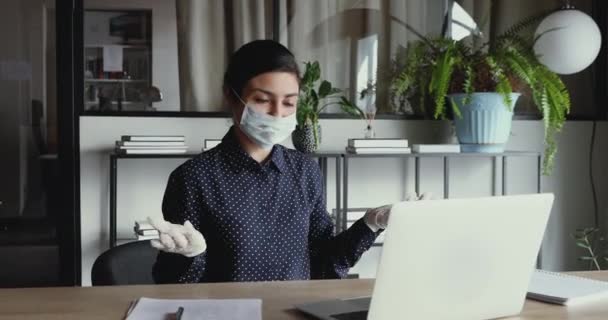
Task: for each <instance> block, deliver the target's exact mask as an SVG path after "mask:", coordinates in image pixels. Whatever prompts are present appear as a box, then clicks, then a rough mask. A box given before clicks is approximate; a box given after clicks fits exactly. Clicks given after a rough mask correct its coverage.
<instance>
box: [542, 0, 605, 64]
mask: <svg viewBox="0 0 608 320" xmlns="http://www.w3.org/2000/svg"><path fill="white" fill-rule="evenodd" d="M543 33H544V34H543ZM540 34H542V36H540V38H538V39H537V41H536V43H535V44H534V52H535V53H536V55H537V56H538V60H539V61H540V62H541V63H542V64H544V65H545V66H547V68H549V70H551V71H553V72H555V73H558V74H572V73H576V72H579V71H581V70H583V69H585V68H587V67H588V66H589V65H590V64H591V63H592V62H593V60H595V58H596V57H597V55H598V53H599V51H600V46H601V43H602V35H601V33H600V29H599V28H598V27H597V24H595V21H593V19H592V18H591V17H589V16H588V15H587V14H585V13H583V12H581V11H579V10H576V9H574V8H573V7H571V6H570V5H568V4H567V5H566V6H565V7H564V8H562V10H559V11H556V12H554V13H552V14H550V15H549V16H547V17H546V18H545V19H544V20H543V21H542V22H541V23H540V24H539V25H538V28H537V29H536V32H535V35H536V36H538V35H540Z"/></svg>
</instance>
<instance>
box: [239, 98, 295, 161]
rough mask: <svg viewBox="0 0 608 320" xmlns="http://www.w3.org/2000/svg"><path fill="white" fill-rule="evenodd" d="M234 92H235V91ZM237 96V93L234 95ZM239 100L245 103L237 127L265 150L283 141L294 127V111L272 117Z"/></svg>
mask: <svg viewBox="0 0 608 320" xmlns="http://www.w3.org/2000/svg"><path fill="white" fill-rule="evenodd" d="M235 94H236V93H235ZM236 96H237V97H238V95H236ZM239 100H241V102H243V104H244V105H245V109H243V115H242V116H241V122H240V124H239V127H240V128H241V130H242V131H243V132H244V133H245V134H246V135H247V136H248V137H249V138H250V139H251V140H252V141H253V142H255V143H256V144H257V145H258V146H260V147H261V148H263V149H265V150H270V149H272V147H273V146H274V145H275V144H277V143H279V142H282V141H284V140H285V139H287V138H288V137H289V135H290V134H291V132H292V131H293V130H294V129H295V128H296V124H297V121H296V113H295V112H294V113H293V114H291V115H289V116H287V117H283V118H282V117H274V116H271V115H268V114H264V113H261V112H257V111H255V107H254V106H251V105H248V104H247V103H245V102H244V101H243V100H242V99H241V98H240V97H239Z"/></svg>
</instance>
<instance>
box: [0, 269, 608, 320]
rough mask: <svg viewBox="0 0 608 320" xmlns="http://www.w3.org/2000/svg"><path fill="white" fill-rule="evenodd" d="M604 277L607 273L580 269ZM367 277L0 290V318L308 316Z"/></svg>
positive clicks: (556, 319)
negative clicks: (235, 312)
mask: <svg viewBox="0 0 608 320" xmlns="http://www.w3.org/2000/svg"><path fill="white" fill-rule="evenodd" d="M580 275H584V276H589V277H591V278H595V279H600V280H605V281H608V271H603V272H589V273H580ZM372 285H373V281H371V280H326V281H303V282H302V281H298V282H272V283H221V284H195V285H150V286H116V287H92V288H91V287H88V288H80V287H72V288H35V289H0V319H47V320H54V319H62V320H63V319H66V320H70V319H79V320H81V319H104V320H105V319H116V320H118V319H122V318H123V317H124V314H125V312H126V310H127V307H128V305H129V303H130V302H131V301H132V300H135V299H137V298H139V297H141V296H146V297H152V298H262V299H263V318H264V319H310V318H308V317H306V316H304V315H302V314H300V313H298V312H297V311H295V310H293V309H292V306H293V305H294V304H297V303H305V302H312V301H318V300H323V299H331V298H347V297H355V296H362V295H369V294H370V293H371V289H372ZM508 319H519V320H531V319H538V320H540V319H546V320H549V319H551V320H560V319H578V320H600V319H602V320H605V319H608V303H604V304H596V305H595V306H594V307H593V308H583V309H579V310H575V309H567V308H565V307H562V306H555V305H550V304H545V303H540V302H535V301H526V305H525V307H524V311H523V312H522V314H521V315H519V316H517V317H512V318H508Z"/></svg>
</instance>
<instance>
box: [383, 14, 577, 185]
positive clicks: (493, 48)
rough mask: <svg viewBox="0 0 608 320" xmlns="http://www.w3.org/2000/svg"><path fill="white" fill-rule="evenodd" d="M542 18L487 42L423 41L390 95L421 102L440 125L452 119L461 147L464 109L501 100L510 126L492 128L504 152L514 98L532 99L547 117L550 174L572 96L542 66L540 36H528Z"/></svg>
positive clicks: (402, 65) (412, 48) (393, 79)
mask: <svg viewBox="0 0 608 320" xmlns="http://www.w3.org/2000/svg"><path fill="white" fill-rule="evenodd" d="M542 17H543V16H536V17H532V18H529V19H526V20H523V21H522V22H520V23H518V24H516V25H514V26H512V27H511V28H509V29H508V30H507V31H506V32H504V33H503V34H500V35H498V36H496V37H494V38H493V39H491V40H490V41H485V42H483V41H470V40H471V39H469V38H465V39H463V40H461V41H455V40H452V39H447V38H443V37H439V38H424V37H423V38H422V39H421V40H418V41H415V42H413V43H410V44H409V46H408V49H407V51H406V52H405V54H404V55H403V57H402V59H401V60H399V61H396V65H398V67H397V68H395V69H394V70H393V72H392V73H391V74H390V91H391V93H392V94H395V95H397V96H402V95H405V96H407V97H408V98H417V99H419V100H418V101H419V105H420V108H421V109H422V110H423V112H428V113H429V114H430V115H432V117H434V118H436V119H445V118H448V117H453V118H454V120H455V124H456V131H457V135H458V138H459V141H460V142H461V144H462V143H463V141H462V140H461V135H460V133H459V127H458V125H459V119H462V118H463V109H467V110H468V109H471V108H473V107H475V106H478V107H479V106H482V107H484V106H483V104H484V101H483V99H481V100H480V101H481V102H476V101H474V100H478V99H477V98H478V97H480V96H481V95H480V93H493V94H496V95H498V96H499V97H500V98H501V99H499V100H502V103H499V104H500V105H502V110H504V111H505V112H506V115H505V116H503V118H504V121H506V122H508V123H506V124H503V123H499V124H490V126H492V125H497V126H501V128H502V131H503V139H504V141H501V142H499V143H502V144H503V146H502V148H503V149H504V143H505V142H506V139H508V136H509V132H510V127H511V120H512V108H513V106H514V104H515V100H516V99H517V97H518V95H517V94H514V93H515V92H522V93H530V95H531V96H532V99H533V102H534V104H535V105H536V106H537V107H538V109H539V110H540V112H541V114H542V115H543V121H544V130H545V132H544V133H545V157H544V163H543V173H544V174H549V173H550V172H551V170H552V167H553V161H554V156H555V152H556V142H555V134H556V133H557V132H559V131H560V130H561V128H562V126H563V124H564V122H565V120H566V114H567V113H568V112H569V110H570V96H569V93H568V90H567V89H566V86H565V85H564V83H563V82H562V81H561V79H560V78H559V76H558V75H557V74H555V73H553V72H552V71H550V70H549V69H548V68H547V67H545V66H544V65H543V64H541V63H540V62H539V60H538V59H537V57H536V56H535V54H534V51H533V45H534V42H535V41H536V40H537V39H538V38H539V37H542V34H541V35H539V36H538V37H534V36H533V35H531V34H526V32H527V31H528V30H529V29H530V27H531V26H533V25H534V23H535V22H537V21H539V20H540V19H541V18H542ZM548 32H550V31H548ZM475 43H481V44H480V45H475ZM429 100H430V101H429ZM494 100H496V99H494ZM429 102H430V103H429ZM499 102H500V101H499ZM427 104H430V105H431V106H432V107H431V110H427V109H425V106H426V105H427ZM486 109H491V108H486ZM495 109H496V108H495ZM429 111H430V112H429ZM465 111H466V110H465ZM465 116H466V115H465ZM488 118H490V117H488ZM484 125H485V126H486V127H485V131H486V132H487V131H491V130H488V129H487V128H488V125H487V124H481V127H483V126H484ZM493 129H496V128H493ZM466 130H469V131H468V132H466V133H465V134H464V135H465V136H466V134H471V131H474V130H475V129H469V128H465V131H466ZM481 131H483V128H482V130H481ZM463 132H464V131H463ZM464 138H465V139H466V138H468V137H464ZM483 143H484V142H483V141H482V142H481V143H480V144H483ZM494 150H495V149H494ZM463 151H464V149H463ZM481 152H483V151H481ZM489 152H496V151H489Z"/></svg>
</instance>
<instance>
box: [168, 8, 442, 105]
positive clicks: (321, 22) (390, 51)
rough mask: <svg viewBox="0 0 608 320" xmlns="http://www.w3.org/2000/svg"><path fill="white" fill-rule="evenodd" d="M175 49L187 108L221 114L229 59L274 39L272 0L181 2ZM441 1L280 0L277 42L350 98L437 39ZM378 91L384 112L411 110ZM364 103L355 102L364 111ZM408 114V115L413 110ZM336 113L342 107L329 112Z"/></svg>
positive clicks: (384, 91)
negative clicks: (400, 57)
mask: <svg viewBox="0 0 608 320" xmlns="http://www.w3.org/2000/svg"><path fill="white" fill-rule="evenodd" d="M176 3H177V15H178V17H177V18H178V44H179V71H180V72H179V73H180V99H181V102H182V108H181V109H182V110H183V111H222V110H223V107H222V92H221V82H222V77H223V72H224V70H225V67H226V63H227V59H228V56H229V54H230V53H231V52H233V51H234V50H235V49H236V48H238V47H239V46H241V45H242V44H244V43H246V42H248V41H251V40H254V39H264V38H267V39H268V38H272V36H273V35H272V26H273V20H272V19H273V15H272V9H273V6H272V5H273V1H272V0H227V1H222V0H206V1H200V0H179V1H176ZM444 6H445V1H444V0H408V1H404V0H307V1H304V0H279V15H278V16H279V21H278V24H279V30H280V32H279V38H280V41H281V43H283V44H284V45H286V46H287V47H288V48H289V49H290V50H291V51H292V52H293V53H294V54H295V56H296V58H297V59H298V61H300V62H302V67H303V62H305V61H315V60H316V61H319V62H320V64H321V66H322V77H323V78H324V79H327V80H329V81H331V82H332V84H333V85H334V86H335V87H338V88H342V89H344V90H345V92H346V94H347V95H348V96H349V97H350V98H351V99H353V100H355V101H356V100H357V99H356V98H357V97H358V92H360V91H361V90H362V89H363V88H365V87H366V85H367V83H368V82H369V81H373V80H376V78H377V77H378V78H379V77H381V76H383V75H385V74H386V71H387V70H388V69H389V68H390V66H391V61H392V59H393V58H394V56H395V54H397V53H398V52H399V51H400V50H403V48H405V47H406V46H407V43H408V42H409V41H412V40H416V39H417V38H418V37H417V36H416V33H420V34H424V35H426V34H433V33H434V34H437V35H438V34H439V33H440V31H441V24H442V21H443V13H444V10H445V8H444ZM385 87H386V86H382V85H381V86H380V88H379V91H378V95H377V97H378V99H377V105H378V106H379V112H394V111H397V112H408V110H405V109H404V108H405V107H406V106H404V105H395V103H391V102H390V101H389V100H388V96H387V95H386V94H385V93H386V89H385ZM365 103H366V102H365V101H358V104H359V105H360V107H363V106H364V105H365ZM409 111H410V112H411V110H409ZM326 112H339V107H337V106H334V107H331V108H328V109H326Z"/></svg>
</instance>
